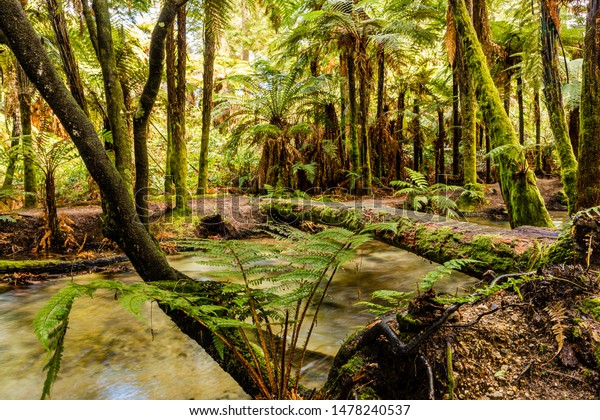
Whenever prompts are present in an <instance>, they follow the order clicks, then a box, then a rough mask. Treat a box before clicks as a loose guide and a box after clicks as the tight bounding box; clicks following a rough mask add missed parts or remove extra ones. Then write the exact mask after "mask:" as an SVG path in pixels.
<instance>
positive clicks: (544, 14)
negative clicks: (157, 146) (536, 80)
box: [540, 0, 577, 213]
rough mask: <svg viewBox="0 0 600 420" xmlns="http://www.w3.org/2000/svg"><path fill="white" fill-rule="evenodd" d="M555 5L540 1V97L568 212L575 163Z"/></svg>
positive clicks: (573, 196)
mask: <svg viewBox="0 0 600 420" xmlns="http://www.w3.org/2000/svg"><path fill="white" fill-rule="evenodd" d="M559 29H560V16H559V6H558V2H557V1H556V0H542V1H541V30H540V36H541V41H542V62H543V66H544V97H545V98H546V109H547V110H548V114H549V119H550V127H551V129H552V134H553V135H554V143H555V145H556V150H557V152H558V156H559V158H560V174H561V180H562V184H563V188H564V189H565V193H566V194H567V199H568V201H569V213H573V212H574V211H575V209H576V191H577V160H576V159H575V153H574V152H573V147H572V145H571V141H570V139H569V130H568V128H567V120H566V116H565V110H564V108H563V101H562V88H561V81H560V74H559V69H558V50H557V48H558V47H557V43H558V41H559V40H560V33H559Z"/></svg>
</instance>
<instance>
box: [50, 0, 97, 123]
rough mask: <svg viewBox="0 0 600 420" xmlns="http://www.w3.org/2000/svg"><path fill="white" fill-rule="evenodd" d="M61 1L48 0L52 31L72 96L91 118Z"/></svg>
mask: <svg viewBox="0 0 600 420" xmlns="http://www.w3.org/2000/svg"><path fill="white" fill-rule="evenodd" d="M61 1H62V0H46V4H47V6H48V14H49V15H50V18H51V20H52V29H53V30H54V36H55V37H56V43H57V45H58V51H59V53H60V59H61V61H62V64H63V68H64V70H65V74H66V75H67V82H68V83H69V88H70V89H71V94H72V95H73V97H74V98H75V100H76V101H77V103H78V104H79V106H80V107H81V109H82V110H83V112H84V113H85V115H87V116H88V117H89V115H90V113H89V111H88V106H87V101H86V100H85V92H84V90H83V83H81V77H80V75H79V67H78V66H77V62H76V61H75V53H74V52H73V47H72V46H71V40H70V39H69V33H68V31H67V22H66V20H65V15H64V11H63V7H62V4H61Z"/></svg>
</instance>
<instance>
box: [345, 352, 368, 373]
mask: <svg viewBox="0 0 600 420" xmlns="http://www.w3.org/2000/svg"><path fill="white" fill-rule="evenodd" d="M364 365H365V361H364V359H363V358H362V356H361V355H358V354H357V355H354V356H353V357H352V358H350V360H348V361H347V362H346V364H345V365H344V366H342V368H341V369H340V373H345V374H347V375H350V376H352V375H354V374H356V373H358V372H360V370H361V369H362V368H363V367H364Z"/></svg>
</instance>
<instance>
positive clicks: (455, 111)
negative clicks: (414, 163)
mask: <svg viewBox="0 0 600 420" xmlns="http://www.w3.org/2000/svg"><path fill="white" fill-rule="evenodd" d="M458 72H459V70H458V65H457V62H456V60H455V61H454V64H453V65H452V175H453V176H454V177H456V178H458V177H459V175H460V139H461V138H462V133H461V122H460V102H459V97H460V95H459V90H460V89H459V84H460V82H459V75H458Z"/></svg>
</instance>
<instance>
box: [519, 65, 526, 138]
mask: <svg viewBox="0 0 600 420" xmlns="http://www.w3.org/2000/svg"><path fill="white" fill-rule="evenodd" d="M517 104H518V107H519V143H520V144H521V145H524V144H525V108H524V106H523V78H522V77H521V76H517Z"/></svg>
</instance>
